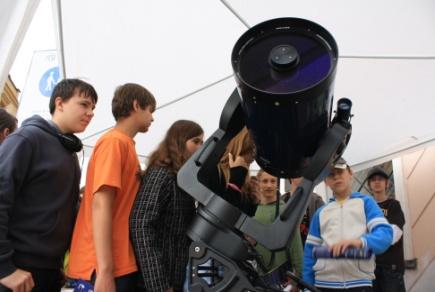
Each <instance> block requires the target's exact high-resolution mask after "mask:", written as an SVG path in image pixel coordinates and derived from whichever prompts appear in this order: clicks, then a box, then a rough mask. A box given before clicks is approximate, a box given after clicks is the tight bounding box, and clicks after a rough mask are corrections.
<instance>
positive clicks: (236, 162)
mask: <svg viewBox="0 0 435 292" xmlns="http://www.w3.org/2000/svg"><path fill="white" fill-rule="evenodd" d="M228 164H229V165H230V168H233V167H238V166H242V167H244V168H247V169H248V168H249V164H248V163H247V162H246V160H245V158H244V157H243V156H237V157H236V159H234V157H233V155H232V154H231V153H228Z"/></svg>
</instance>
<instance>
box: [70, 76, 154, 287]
mask: <svg viewBox="0 0 435 292" xmlns="http://www.w3.org/2000/svg"><path fill="white" fill-rule="evenodd" d="M155 107H156V101H155V99H154V97H153V95H152V94H151V93H150V92H149V91H148V90H147V89H145V88H144V87H142V86H140V85H138V84H132V83H129V84H125V85H122V86H119V87H118V88H117V89H116V91H115V94H114V97H113V100H112V113H113V116H114V117H115V120H116V125H115V127H114V128H113V129H112V130H110V131H109V132H107V133H106V134H105V135H103V136H102V137H101V138H100V139H99V140H98V142H97V144H96V145H95V148H94V151H93V153H92V156H91V158H90V160H89V166H88V171H87V176H86V189H85V193H84V196H83V200H82V203H81V205H80V209H79V213H78V216H77V221H76V226H75V228H74V234H73V239H72V244H71V253H70V263H69V268H68V276H69V277H71V278H73V279H80V280H85V281H88V282H90V283H92V284H93V285H94V292H115V291H117V292H120V291H134V289H135V286H136V276H137V266H136V259H135V256H134V252H133V248H132V245H131V242H130V239H129V238H130V237H129V233H128V230H129V228H128V221H129V215H130V210H131V208H132V205H133V202H134V199H135V197H136V193H137V191H138V189H139V183H140V178H139V173H140V165H139V160H138V158H137V154H136V150H135V142H134V140H133V138H134V137H135V136H136V134H137V133H139V132H141V133H145V132H147V131H148V129H149V127H150V126H151V123H152V121H153V116H152V113H153V112H154V110H155Z"/></svg>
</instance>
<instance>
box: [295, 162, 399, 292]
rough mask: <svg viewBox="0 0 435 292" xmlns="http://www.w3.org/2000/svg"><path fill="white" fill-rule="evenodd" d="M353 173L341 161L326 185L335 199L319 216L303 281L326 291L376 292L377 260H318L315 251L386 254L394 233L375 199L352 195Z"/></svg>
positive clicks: (306, 251)
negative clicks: (321, 248)
mask: <svg viewBox="0 0 435 292" xmlns="http://www.w3.org/2000/svg"><path fill="white" fill-rule="evenodd" d="M352 174H353V173H352V170H351V169H350V167H349V166H348V165H347V163H346V161H345V160H344V159H342V158H340V159H339V160H338V161H337V162H336V163H335V164H334V165H333V166H332V167H331V171H330V174H329V175H328V177H327V178H326V179H325V183H326V185H327V186H328V187H330V188H331V190H332V191H333V193H334V198H332V199H331V200H330V202H329V203H328V204H326V205H324V206H323V207H321V208H320V209H318V210H317V212H316V213H315V215H314V217H313V219H312V222H311V226H310V231H309V234H308V237H307V241H306V244H305V249H304V266H303V278H304V280H305V281H307V282H309V283H311V284H313V285H315V286H316V287H318V288H321V289H322V291H337V290H339V291H341V290H347V291H372V288H371V287H372V280H373V279H374V278H375V276H374V270H375V259H374V256H372V257H371V258H370V259H342V258H340V259H334V258H318V259H316V258H314V257H313V248H314V247H316V246H326V247H328V248H329V250H330V251H331V253H332V255H333V257H338V256H340V255H341V254H343V253H344V251H345V250H346V249H348V248H352V247H353V248H368V249H370V250H371V251H372V252H373V253H374V254H381V253H383V252H384V251H385V250H386V249H387V248H388V247H389V246H390V245H391V243H392V239H393V229H392V227H391V226H390V224H389V223H388V221H387V220H386V219H385V217H384V215H383V213H382V211H381V210H380V209H379V207H378V205H377V203H376V202H375V201H374V200H373V198H372V197H370V196H367V195H363V194H360V193H356V192H355V193H352Z"/></svg>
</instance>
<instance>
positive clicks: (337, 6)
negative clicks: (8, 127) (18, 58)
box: [60, 0, 435, 167]
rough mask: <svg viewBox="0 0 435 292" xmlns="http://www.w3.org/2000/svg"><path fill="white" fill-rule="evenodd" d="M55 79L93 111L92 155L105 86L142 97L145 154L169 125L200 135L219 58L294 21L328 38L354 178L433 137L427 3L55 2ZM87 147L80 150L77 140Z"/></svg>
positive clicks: (221, 82) (434, 29)
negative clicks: (146, 96)
mask: <svg viewBox="0 0 435 292" xmlns="http://www.w3.org/2000/svg"><path fill="white" fill-rule="evenodd" d="M60 4H61V15H62V19H61V20H62V37H63V43H62V44H63V52H62V53H63V57H64V60H65V64H64V66H65V72H66V76H67V77H81V78H85V79H86V80H88V81H89V82H91V83H92V84H93V85H94V86H95V87H96V89H97V91H98V93H99V96H100V99H99V102H98V105H97V110H96V115H95V118H94V120H93V122H92V123H91V125H90V126H89V127H88V129H87V131H86V132H85V133H84V134H83V135H82V137H83V138H84V142H85V144H87V145H93V144H94V143H95V141H96V139H97V138H98V137H99V135H94V134H95V133H100V132H101V130H102V129H106V128H108V127H110V126H112V125H113V124H114V120H113V118H112V117H111V110H110V104H111V98H112V94H113V91H114V89H115V87H116V86H117V85H120V84H123V83H126V82H136V83H140V84H142V85H144V86H145V87H147V88H148V89H150V90H151V91H152V92H153V93H154V95H155V96H156V98H157V101H158V106H159V107H160V108H158V110H157V111H156V113H155V122H154V124H153V126H152V127H151V130H150V131H149V133H146V134H139V135H138V136H137V138H136V141H137V150H138V153H140V154H141V155H147V154H149V153H150V152H151V151H152V150H153V149H154V148H155V147H156V145H157V143H158V142H159V141H160V140H161V138H162V136H163V134H164V133H165V131H166V130H167V128H168V127H169V126H170V124H171V123H172V122H174V121H175V120H177V119H181V118H183V119H192V120H195V121H197V122H198V123H200V124H201V125H202V126H203V128H204V129H205V131H206V136H208V135H210V134H211V133H212V132H213V131H214V130H215V129H216V128H217V127H218V119H219V116H220V112H221V109H222V106H223V104H224V103H225V101H226V99H227V98H228V97H229V95H230V93H231V91H232V90H233V89H234V87H235V81H234V79H233V78H232V77H231V75H232V69H231V62H230V54H231V51H232V48H233V46H234V44H235V42H236V40H237V39H238V37H239V36H240V35H241V34H242V33H243V32H244V31H246V29H247V26H253V25H255V24H257V23H259V22H261V21H264V20H268V19H272V18H277V17H299V18H306V19H309V20H312V21H315V22H317V23H319V24H320V25H322V26H324V27H325V28H326V29H328V30H329V31H330V32H331V33H332V34H333V35H334V37H335V38H336V40H337V43H338V45H339V50H340V56H341V57H342V58H341V59H340V61H339V66H338V72H337V77H336V81H335V96H336V99H338V98H339V97H342V96H346V97H349V98H351V99H352V100H353V103H354V114H355V117H354V119H353V127H354V128H353V136H352V139H351V142H350V144H349V147H348V149H347V150H346V154H345V156H346V157H347V159H348V160H349V162H350V163H351V164H353V165H355V166H357V167H362V166H367V164H371V163H374V162H379V161H381V160H385V159H388V158H391V156H395V155H398V154H399V153H400V152H401V151H408V150H409V149H410V148H412V147H415V146H418V145H420V144H424V143H426V142H428V143H430V142H431V141H433V140H434V137H435V126H434V125H435V115H434V110H433V109H434V108H435V1H431V0H421V1H405V0H395V1H393V0H383V1H374V0H366V1H346V0H335V1H333V0H330V1H321V0H317V1H314V0H312V1H284V0H282V1H278V0H270V1H264V0H263V1H260V0H256V1H254V0H249V1H247V0H245V1H242V0H233V1H217V0H209V1H203V0H202V1H200V0H185V1H176V0H172V1H164V0H159V1H157V0H155V1H141V0H125V1H122V2H121V1H107V0H104V1H103V0H93V1H86V0H75V1H65V0H63V1H60ZM87 137H90V138H87Z"/></svg>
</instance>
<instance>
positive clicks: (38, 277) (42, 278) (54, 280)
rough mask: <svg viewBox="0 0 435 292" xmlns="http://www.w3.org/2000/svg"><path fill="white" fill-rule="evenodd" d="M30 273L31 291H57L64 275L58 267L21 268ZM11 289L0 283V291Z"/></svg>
mask: <svg viewBox="0 0 435 292" xmlns="http://www.w3.org/2000/svg"><path fill="white" fill-rule="evenodd" d="M21 269H22V270H25V271H27V272H30V273H31V274H32V278H33V282H35V287H33V289H32V292H59V291H60V289H61V288H62V286H63V284H64V283H65V277H64V275H63V273H62V272H61V270H60V269H37V268H25V267H24V268H21ZM9 291H12V290H11V289H8V288H6V287H4V286H2V285H0V292H9Z"/></svg>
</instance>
